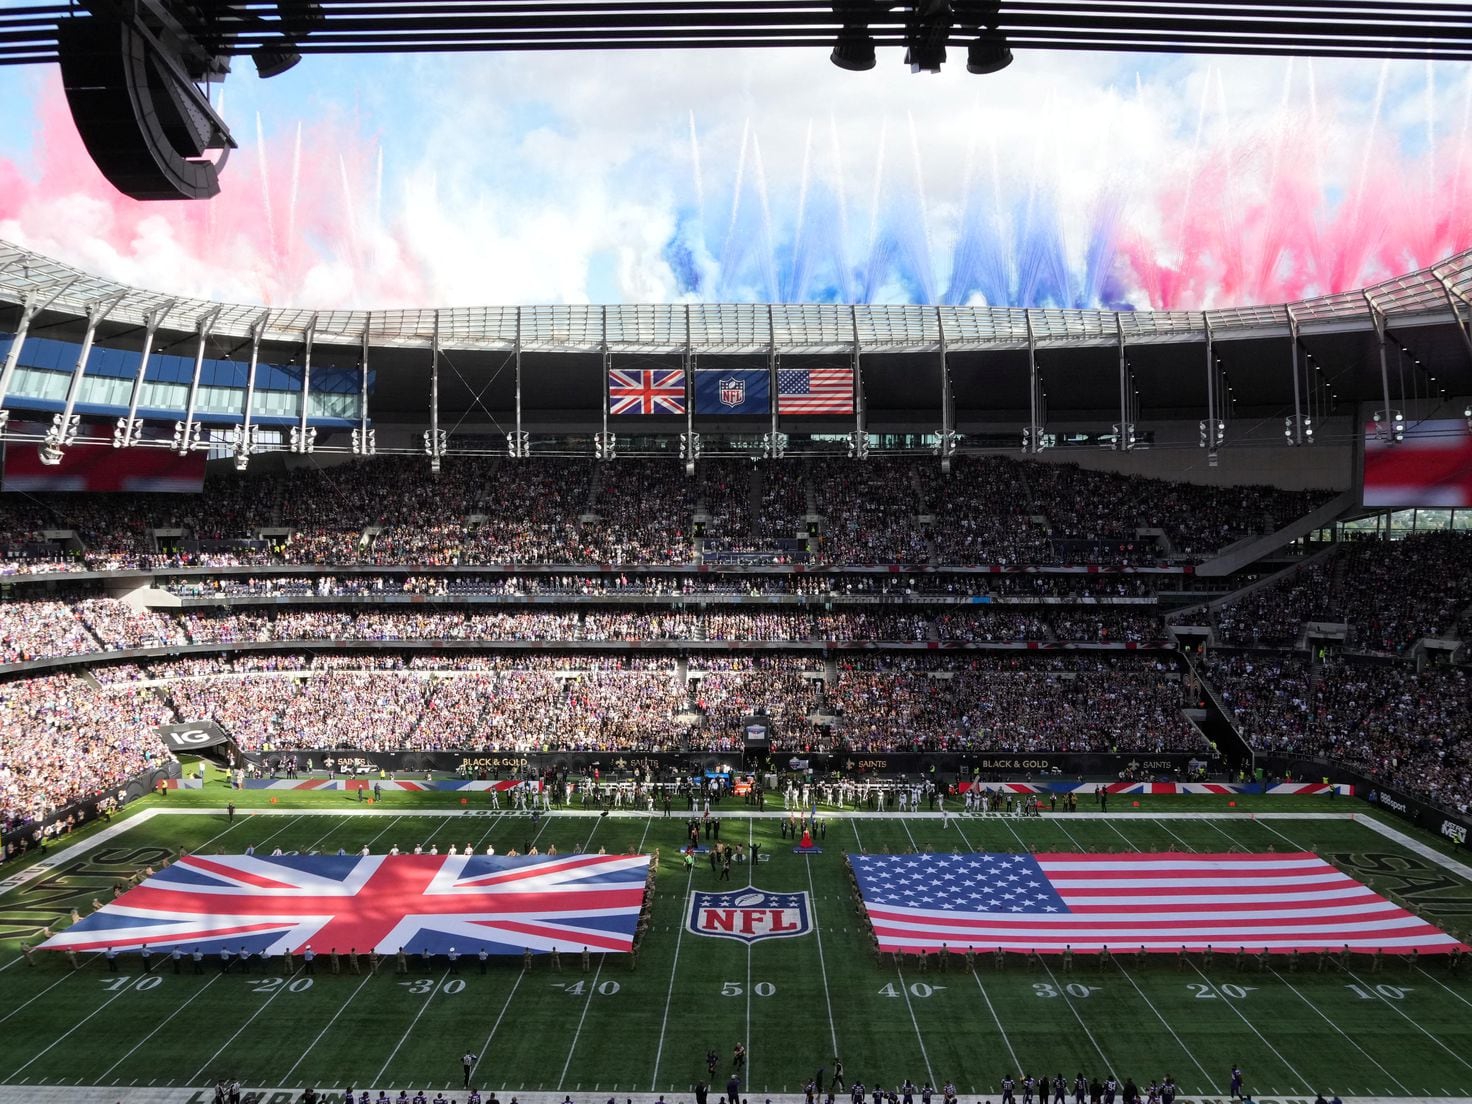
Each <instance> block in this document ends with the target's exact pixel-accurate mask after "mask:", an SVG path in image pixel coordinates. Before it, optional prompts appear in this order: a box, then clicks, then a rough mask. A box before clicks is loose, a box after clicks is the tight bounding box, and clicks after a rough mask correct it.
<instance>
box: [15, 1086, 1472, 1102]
mask: <svg viewBox="0 0 1472 1104" xmlns="http://www.w3.org/2000/svg"><path fill="white" fill-rule="evenodd" d="M390 1095H392V1094H390ZM487 1095H489V1093H487ZM497 1095H498V1097H500V1098H504V1101H507V1102H509V1101H510V1100H511V1099H512V1097H513V1096H514V1097H515V1098H516V1100H517V1101H518V1104H563V1101H564V1100H565V1099H569V1098H570V1099H572V1100H573V1101H575V1104H602V1101H603V1100H604V1099H605V1098H607V1097H609V1096H610V1095H611V1096H615V1097H617V1098H619V1099H621V1100H625V1101H627V1102H628V1104H659V1101H661V1100H664V1101H666V1104H686V1101H687V1100H689V1099H692V1098H693V1096H692V1094H690V1093H688V1092H687V1093H680V1092H674V1093H669V1094H664V1093H639V1092H635V1093H630V1092H622V1091H620V1092H616V1093H608V1092H579V1093H564V1092H560V1091H559V1092H517V1093H512V1092H511V1091H510V1090H503V1091H502V1092H501V1093H499V1094H497ZM980 1095H983V1096H985V1095H987V1094H985V1093H983V1094H980ZM213 1096H214V1094H213V1091H212V1090H211V1089H204V1088H201V1089H191V1088H188V1087H183V1088H168V1087H166V1086H152V1087H148V1086H141V1085H140V1086H137V1087H128V1086H122V1085H115V1086H112V1087H111V1088H109V1087H106V1086H101V1085H96V1086H87V1085H0V1104H76V1102H77V1101H78V1100H115V1101H117V1102H118V1104H211V1101H212V1100H213ZM301 1096H302V1094H301V1090H300V1089H272V1088H249V1089H245V1090H243V1091H242V1093H241V1098H240V1100H241V1104H298V1102H299V1101H300V1100H301ZM762 1098H763V1100H764V1101H767V1100H769V1101H771V1104H802V1101H803V1096H802V1094H801V1093H766V1092H763V1093H762ZM1252 1099H1253V1100H1254V1101H1255V1102H1256V1104H1313V1101H1314V1097H1313V1095H1312V1094H1308V1095H1305V1094H1303V1093H1275V1094H1269V1095H1266V1096H1254V1097H1253V1098H1252ZM1342 1099H1343V1102H1344V1104H1472V1096H1346V1097H1343V1098H1342ZM318 1100H319V1101H321V1104H342V1094H341V1093H339V1092H320V1093H319V1094H318ZM1176 1100H1177V1101H1178V1104H1231V1102H1230V1101H1229V1100H1227V1099H1226V1098H1225V1097H1221V1096H1201V1095H1190V1096H1178V1097H1176Z"/></svg>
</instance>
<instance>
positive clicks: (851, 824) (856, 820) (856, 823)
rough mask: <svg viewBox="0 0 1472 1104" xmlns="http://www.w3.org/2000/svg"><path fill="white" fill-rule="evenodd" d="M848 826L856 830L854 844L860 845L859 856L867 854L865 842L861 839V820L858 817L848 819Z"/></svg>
mask: <svg viewBox="0 0 1472 1104" xmlns="http://www.w3.org/2000/svg"><path fill="white" fill-rule="evenodd" d="M848 826H849V827H850V828H852V829H853V830H854V842H855V843H857V844H858V845H859V854H861V855H863V854H867V853H868V852H867V851H866V850H865V848H864V841H863V840H862V839H860V838H859V818H858V816H857V815H855V816H851V817H849V818H848Z"/></svg>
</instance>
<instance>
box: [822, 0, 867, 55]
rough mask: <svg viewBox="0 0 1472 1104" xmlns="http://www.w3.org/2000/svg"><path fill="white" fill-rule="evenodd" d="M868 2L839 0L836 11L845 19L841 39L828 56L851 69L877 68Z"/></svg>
mask: <svg viewBox="0 0 1472 1104" xmlns="http://www.w3.org/2000/svg"><path fill="white" fill-rule="evenodd" d="M868 11H869V4H868V3H867V2H865V0H839V2H838V3H836V4H834V5H833V12H834V14H835V15H837V16H838V18H839V19H841V20H842V21H843V29H842V30H841V31H839V32H838V41H837V42H835V43H834V44H833V52H832V53H831V54H829V55H828V60H829V61H831V62H832V63H833V64H834V65H836V66H838V67H839V68H840V69H847V70H848V71H849V72H850V73H864V72H867V71H868V70H870V69H873V68H874V64H875V62H874V35H873V34H872V33H870V31H869V15H868Z"/></svg>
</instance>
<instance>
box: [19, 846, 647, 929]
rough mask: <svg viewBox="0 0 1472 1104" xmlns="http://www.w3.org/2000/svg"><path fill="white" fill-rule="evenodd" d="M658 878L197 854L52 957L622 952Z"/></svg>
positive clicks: (530, 863)
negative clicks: (649, 883) (176, 952)
mask: <svg viewBox="0 0 1472 1104" xmlns="http://www.w3.org/2000/svg"><path fill="white" fill-rule="evenodd" d="M648 870H649V856H647V855H570V856H565V857H564V856H533V857H526V856H523V857H517V858H505V857H501V856H496V857H490V856H467V855H370V856H363V857H359V856H351V857H346V856H331V855H278V856H273V857H271V858H261V857H259V856H255V855H212V856H204V855H189V856H186V857H184V858H182V859H180V860H179V861H178V862H176V863H174V864H173V865H172V866H169V867H167V868H165V869H164V870H163V871H161V872H159V873H158V874H155V875H154V876H153V877H151V878H148V879H147V880H145V881H144V882H143V883H142V884H141V885H139V886H138V887H137V888H136V889H132V890H129V891H128V892H127V893H124V894H123V895H122V896H121V897H119V898H118V899H117V900H116V901H113V902H112V903H111V904H109V905H106V906H104V907H103V908H102V909H99V910H98V911H97V912H95V913H93V914H92V915H91V916H89V917H87V918H86V919H85V920H83V921H81V922H80V923H77V924H74V925H72V926H71V927H70V928H68V929H67V930H66V931H64V932H62V933H61V934H59V935H57V936H54V937H53V938H51V939H50V940H48V941H47V942H46V943H44V944H43V945H42V949H43V950H54V951H65V950H77V951H100V950H105V949H106V948H108V947H114V948H116V949H117V950H119V951H136V950H138V949H139V948H140V947H142V946H145V945H146V946H148V947H150V948H151V949H153V950H154V951H155V952H156V953H159V952H161V953H168V952H170V951H172V950H173V949H174V948H175V947H179V948H180V949H181V950H183V951H185V952H186V953H187V952H190V951H192V950H193V949H194V948H195V947H198V948H199V949H200V950H201V951H203V952H205V953H207V954H212V953H218V952H219V951H221V950H228V951H229V952H230V953H232V954H238V953H239V951H240V949H241V948H242V947H244V948H246V949H247V950H248V951H249V952H250V953H251V954H260V953H262V952H263V951H264V952H269V953H271V954H298V953H300V952H301V951H302V950H303V949H304V948H306V947H307V946H309V945H310V946H311V947H312V948H313V949H314V950H315V951H317V952H319V953H327V952H331V951H334V950H336V951H340V952H344V953H346V952H348V951H350V950H351V951H356V952H358V953H360V954H361V953H365V952H368V951H378V952H379V953H381V954H393V953H395V952H397V951H398V950H399V949H400V948H402V949H403V950H404V951H406V952H408V953H411V954H418V953H419V952H421V951H427V952H428V953H430V954H443V953H445V952H446V951H448V950H449V949H450V948H451V947H454V948H455V949H456V950H457V951H459V952H461V953H462V954H464V953H468V954H475V953H476V952H478V951H479V950H480V949H481V948H482V947H484V948H485V949H486V951H487V953H489V954H521V953H522V951H523V949H525V948H528V947H529V948H531V950H532V951H533V952H534V953H541V952H544V951H550V950H552V949H553V948H554V947H555V948H558V949H561V950H577V951H580V950H582V948H584V947H587V948H589V949H590V950H594V951H611V952H623V951H629V950H631V949H632V947H633V942H634V930H635V927H636V925H637V923H638V920H639V911H640V908H641V906H642V904H643V900H644V882H645V878H646V876H647V874H648Z"/></svg>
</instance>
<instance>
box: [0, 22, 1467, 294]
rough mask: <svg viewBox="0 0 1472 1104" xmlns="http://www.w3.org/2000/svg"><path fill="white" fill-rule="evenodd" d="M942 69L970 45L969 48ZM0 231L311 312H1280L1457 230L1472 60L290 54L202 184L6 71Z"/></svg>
mask: <svg viewBox="0 0 1472 1104" xmlns="http://www.w3.org/2000/svg"><path fill="white" fill-rule="evenodd" d="M958 54H959V55H960V56H957V55H958ZM0 104H4V105H6V108H5V110H4V111H0V239H4V240H8V241H11V242H15V243H18V244H21V245H24V246H26V247H27V248H30V249H33V250H35V251H37V252H40V253H44V254H47V255H49V256H52V257H55V258H57V259H60V260H63V261H66V262H68V263H71V264H74V265H76V266H78V267H81V268H84V269H87V270H89V271H92V272H96V273H98V274H101V275H104V276H107V277H110V278H112V279H115V280H118V281H121V282H124V283H129V284H133V285H135V286H139V287H145V288H148V289H152V290H160V291H168V292H173V293H177V294H186V295H194V296H200V297H207V298H214V299H219V300H223V301H227V302H238V303H252V304H254V303H261V304H266V305H271V306H282V307H286V306H290V307H310V308H319V309H329V308H338V307H354V308H369V309H387V308H396V307H423V306H467V305H501V304H537V303H649V302H661V303H663V302H687V301H691V302H717V301H719V302H730V301H755V302H770V301H782V302H876V303H899V302H909V303H956V304H979V305H980V304H985V305H994V306H1031V307H1045V306H1046V307H1107V308H1114V309H1173V310H1199V309H1204V308H1207V307H1224V306H1246V305H1254V304H1263V303H1281V302H1287V301H1292V300H1295V299H1299V298H1303V297H1307V296H1311V295H1317V294H1324V293H1328V292H1334V291H1343V290H1352V289H1355V288H1358V287H1361V286H1363V285H1365V284H1366V283H1370V282H1374V281H1376V280H1380V279H1384V278H1387V277H1390V276H1394V275H1398V274H1400V273H1402V272H1406V271H1411V270H1413V269H1416V268H1419V267H1423V266H1426V265H1429V264H1431V263H1434V262H1435V261H1438V260H1440V259H1442V258H1444V257H1447V256H1449V255H1451V254H1453V253H1455V252H1458V251H1460V250H1462V249H1466V248H1469V247H1472V140H1469V125H1472V67H1469V66H1465V65H1456V64H1437V63H1422V62H1388V63H1383V62H1378V61H1338V60H1330V61H1325V60H1321V61H1316V62H1308V61H1305V60H1301V59H1300V60H1291V59H1268V58H1206V57H1201V56H1157V55H1150V56H1141V55H1130V54H1105V53H1062V52H1059V53H1050V52H1022V51H1019V52H1018V53H1017V58H1016V61H1015V62H1014V63H1013V65H1012V66H1011V68H1009V69H1007V70H1006V71H1004V72H1002V73H1000V74H995V75H991V76H973V75H970V74H968V73H966V71H965V64H964V52H962V51H957V50H952V58H951V61H950V63H949V64H948V65H947V67H946V68H945V70H944V71H943V72H942V73H940V74H938V75H929V74H911V73H910V72H909V71H908V69H907V68H906V66H905V65H904V64H903V63H902V59H901V56H900V53H899V51H897V50H892V51H884V50H881V51H880V57H879V66H878V67H877V68H876V69H874V70H872V71H870V72H868V73H850V72H845V71H842V70H839V69H837V68H835V67H833V66H832V65H830V64H829V62H828V60H827V57H826V51H823V50H813V49H794V50H770V51H729V52H728V51H720V52H717V51H690V52H666V53H658V54H655V53H647V52H610V53H591V54H589V53H578V54H572V53H567V54H542V55H533V54H516V55H508V54H480V55H454V56H402V57H389V58H384V57H367V58H363V57H345V58H323V57H308V58H307V59H305V60H304V61H303V62H302V63H301V64H300V65H298V66H297V67H296V68H295V69H293V70H291V71H290V72H288V73H286V74H283V75H281V76H279V77H276V78H274V79H272V80H269V81H262V80H260V79H258V78H257V77H256V76H255V74H254V72H253V71H252V69H251V66H250V64H249V62H248V61H247V60H244V59H242V60H241V61H239V62H238V63H237V65H236V72H235V73H233V74H232V75H231V76H230V77H229V79H228V80H227V81H226V83H225V85H224V86H223V92H222V98H221V99H219V100H217V107H219V108H220V109H221V111H222V113H223V115H224V116H225V118H226V119H227V121H228V122H229V124H230V126H231V129H232V131H233V133H234V135H235V137H236V140H237V142H238V143H239V148H238V149H237V150H236V151H234V153H233V154H232V156H231V158H230V161H229V163H228V165H227V166H226V167H225V169H224V171H223V173H222V185H223V190H222V193H221V195H220V196H218V197H217V198H216V199H214V200H211V201H208V202H195V203H185V202H172V203H158V202H154V203H144V202H137V201H132V200H129V199H126V198H124V197H122V196H120V195H119V194H118V193H116V192H115V191H114V190H113V189H112V188H111V186H110V185H109V184H108V183H107V182H106V181H105V180H103V179H102V177H101V175H100V174H99V173H98V172H97V170H96V169H95V167H94V166H93V165H92V163H91V161H90V159H89V158H88V156H87V154H86V152H85V151H84V149H83V147H82V145H81V142H80V139H79V138H78V137H77V134H76V130H75V127H74V126H73V124H72V122H71V118H70V114H69V112H68V109H67V105H66V101H65V97H64V95H63V93H62V90H61V86H60V80H59V77H58V75H57V73H56V71H55V69H54V67H49V66H40V67H27V68H0Z"/></svg>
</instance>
